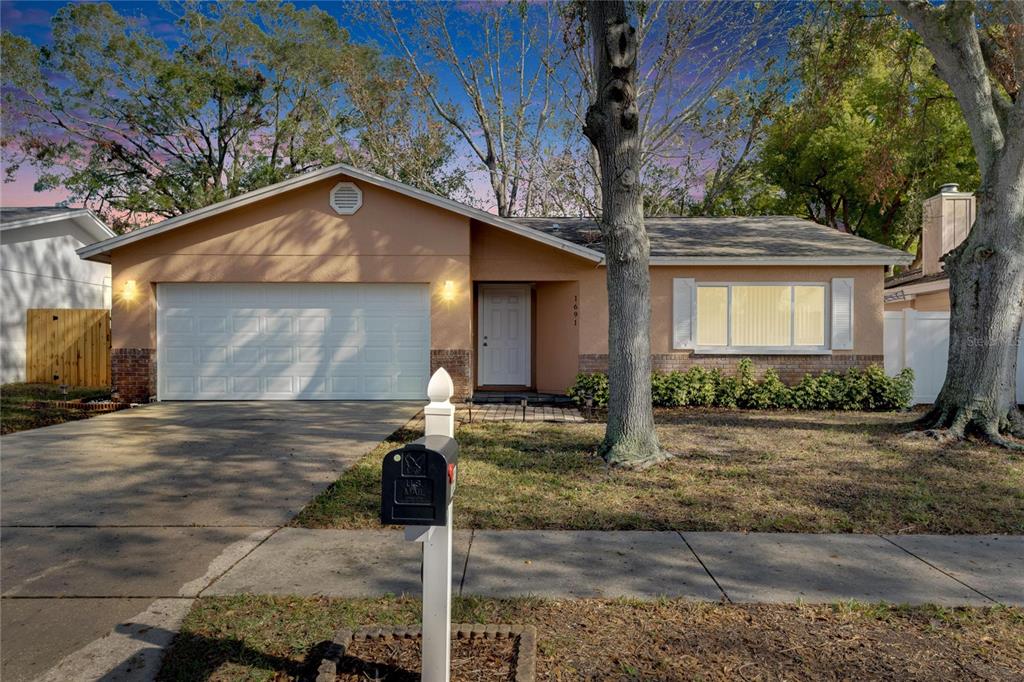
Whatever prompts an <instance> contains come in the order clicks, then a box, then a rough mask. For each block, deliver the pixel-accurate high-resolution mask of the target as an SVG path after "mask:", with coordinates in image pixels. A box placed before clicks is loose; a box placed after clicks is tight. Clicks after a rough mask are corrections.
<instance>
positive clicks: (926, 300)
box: [885, 184, 977, 313]
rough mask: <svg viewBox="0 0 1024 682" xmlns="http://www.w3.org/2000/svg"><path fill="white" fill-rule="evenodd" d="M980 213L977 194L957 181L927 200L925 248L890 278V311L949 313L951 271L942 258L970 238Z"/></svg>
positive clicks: (887, 294)
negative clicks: (961, 187) (943, 263)
mask: <svg viewBox="0 0 1024 682" xmlns="http://www.w3.org/2000/svg"><path fill="white" fill-rule="evenodd" d="M976 212H977V207H976V205H975V199H974V194H973V193H971V192H961V191H960V189H959V187H958V186H957V185H955V184H948V185H943V186H942V187H941V188H940V189H939V193H938V194H936V195H935V196H933V197H930V198H928V199H926V200H925V202H924V214H923V216H922V222H921V248H920V249H919V250H918V254H917V258H916V259H915V260H914V262H913V263H912V264H911V265H910V267H909V268H908V269H907V271H906V272H902V273H900V274H898V275H896V276H894V277H890V278H888V279H886V281H885V310H886V312H898V311H900V310H916V311H918V312H933V313H934V312H946V313H948V312H949V274H948V273H946V271H945V269H943V267H942V260H941V258H942V257H943V256H944V255H946V254H947V253H949V252H950V251H952V250H953V249H955V248H956V247H957V246H959V245H960V243H961V242H963V240H964V239H966V238H967V233H968V232H969V231H970V229H971V226H972V225H973V224H974V218H975V215H976Z"/></svg>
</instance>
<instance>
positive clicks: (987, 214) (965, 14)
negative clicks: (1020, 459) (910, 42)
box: [888, 0, 1024, 449]
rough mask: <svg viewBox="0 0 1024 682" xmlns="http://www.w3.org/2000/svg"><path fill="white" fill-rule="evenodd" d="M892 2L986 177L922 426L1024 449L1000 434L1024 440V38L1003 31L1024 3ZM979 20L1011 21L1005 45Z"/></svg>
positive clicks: (954, 280) (953, 269)
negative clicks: (1021, 401) (1020, 381)
mask: <svg viewBox="0 0 1024 682" xmlns="http://www.w3.org/2000/svg"><path fill="white" fill-rule="evenodd" d="M888 1H889V4H890V5H891V6H892V8H893V9H894V10H895V11H896V12H897V13H899V14H900V15H901V16H903V17H904V18H905V19H906V20H907V21H909V22H910V23H911V25H912V26H913V27H914V30H915V31H917V33H918V34H919V35H920V36H921V39H922V40H923V41H924V44H925V46H926V47H927V48H928V50H929V52H931V53H932V56H933V57H934V58H935V66H936V68H937V70H938V73H939V76H941V77H942V79H943V80H944V81H946V83H947V84H948V85H949V87H950V89H951V90H952V91H953V94H954V95H955V96H956V98H957V101H958V102H959V104H960V109H961V111H962V112H963V114H964V119H965V120H966V122H967V127H968V128H969V129H970V131H971V142H972V145H973V147H974V154H975V157H976V158H977V161H978V168H979V170H980V171H981V187H980V188H979V190H978V193H977V194H978V215H977V219H976V220H975V223H974V227H972V228H971V232H970V234H968V236H967V239H966V240H964V242H963V243H962V244H961V245H960V246H959V247H957V248H956V249H954V250H953V251H952V252H951V253H950V254H949V255H948V256H947V257H946V261H945V262H946V270H947V271H948V272H949V294H950V303H951V309H950V327H949V363H948V365H947V367H946V381H945V383H944V384H943V386H942V390H941V391H940V392H939V397H938V398H937V399H936V401H935V406H934V408H933V409H932V410H931V411H930V412H929V413H928V414H927V415H926V416H925V417H924V419H923V420H922V423H923V425H924V426H925V427H926V428H929V429H932V430H942V431H943V432H944V433H946V434H948V435H950V436H953V437H956V438H960V437H963V436H964V435H965V434H966V433H967V432H968V431H971V430H977V431H979V432H980V433H982V434H983V435H985V436H986V437H988V438H989V439H990V440H991V441H993V442H994V443H997V444H999V445H1003V446H1005V447H1010V448H1014V449H1024V446H1022V445H1021V444H1019V443H1014V442H1013V441H1010V440H1007V439H1006V438H1004V436H1003V434H1004V433H1010V434H1012V435H1015V436H1018V437H1022V438H1024V416H1022V415H1021V412H1020V410H1019V409H1018V407H1017V400H1016V391H1017V343H1018V339H1019V338H1020V327H1021V318H1022V316H1024V92H1022V91H1020V89H1019V83H1021V82H1024V33H1021V32H1020V31H1019V30H1015V29H1013V27H1012V26H1010V27H1009V28H1006V27H1007V26H1008V25H1011V24H1017V25H1020V24H1022V23H1024V0H1004V2H1003V3H1002V4H999V3H997V4H996V5H995V6H993V7H990V8H988V9H989V12H988V13H987V14H984V13H983V14H982V15H980V16H979V15H978V14H976V9H977V8H978V6H979V5H978V4H977V3H975V2H966V1H961V2H947V3H945V4H943V5H933V4H931V3H930V2H928V0H888ZM994 10H1000V11H999V12H994V13H993V11H994ZM1003 10H1005V12H1003ZM993 17H994V18H993ZM1000 17H1001V18H1000ZM981 19H988V20H990V21H995V22H1001V21H1004V22H1008V23H1006V24H1003V25H1001V26H999V27H996V31H995V33H996V34H1000V33H1003V34H1004V38H1005V45H1002V46H1001V45H1000V44H999V43H997V42H996V41H994V40H993V38H992V35H993V34H991V33H989V32H988V31H987V28H988V27H986V26H982V27H981V29H980V30H979V25H980V23H981ZM1001 50H1002V51H1003V52H1004V53H1003V54H1002V55H999V54H998V53H999V52H1000V51H1001Z"/></svg>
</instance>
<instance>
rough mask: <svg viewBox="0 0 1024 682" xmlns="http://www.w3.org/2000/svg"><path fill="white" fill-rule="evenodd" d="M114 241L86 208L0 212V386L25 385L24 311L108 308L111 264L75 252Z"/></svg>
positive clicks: (109, 231)
mask: <svg viewBox="0 0 1024 682" xmlns="http://www.w3.org/2000/svg"><path fill="white" fill-rule="evenodd" d="M113 236H114V232H113V231H111V229H110V228H108V227H107V226H106V225H105V224H104V223H103V221H101V220H100V219H99V218H97V217H96V216H95V215H94V214H93V213H92V211H89V210H86V209H71V208H62V207H59V206H40V207H30V208H0V271H2V276H0V300H2V301H3V305H2V316H0V327H2V338H0V381H2V382H3V383H10V382H13V381H24V380H25V326H26V325H25V319H26V312H25V311H26V310H28V309H29V308H109V307H110V265H108V264H106V263H95V262H85V261H82V260H81V259H80V258H79V257H78V255H77V254H76V253H75V250H76V249H79V248H81V247H82V246H85V245H89V244H95V243H96V242H99V241H103V240H106V239H110V238H111V237H113Z"/></svg>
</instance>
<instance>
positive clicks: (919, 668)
mask: <svg viewBox="0 0 1024 682" xmlns="http://www.w3.org/2000/svg"><path fill="white" fill-rule="evenodd" d="M452 607H453V620H454V621H455V622H476V623H496V622H501V623H516V624H534V625H536V626H537V629H538V652H537V653H538V670H537V678H538V679H539V680H580V679H584V680H694V679H700V680H766V679H790V680H821V679H849V680H856V679H917V680H936V681H938V680H961V679H986V680H1010V679H1018V680H1019V679H1021V677H1022V676H1024V663H1022V662H1024V611H1021V610H1020V609H1015V608H1002V607H997V608H988V609H973V608H962V609H943V608H938V607H915V608H903V607H893V606H882V605H863V604H837V605H833V606H799V605H797V606H779V605H770V606H769V605H760V606H739V605H723V604H708V603H696V602H686V601H683V600H659V601H654V602H640V601H600V600H578V601H571V600H537V599H518V600H490V599H465V598H463V599H456V600H454V602H453V604H452ZM419 608H420V606H419V602H418V601H416V600H413V599H408V598H382V599H364V600H328V599H300V598H281V597H277V598H275V597H228V598H207V599H201V600H199V601H198V602H197V603H196V605H195V607H194V608H193V610H192V612H191V613H190V614H189V616H188V617H187V618H186V620H185V623H184V625H183V628H182V631H181V635H180V636H179V637H178V638H177V640H176V641H175V643H174V645H173V646H172V648H171V650H170V652H169V653H168V656H167V658H166V659H165V661H164V665H163V670H162V671H161V674H160V678H159V679H161V680H182V681H185V680H189V681H191V680H214V681H219V680H275V681H279V680H292V679H299V678H301V677H302V676H303V675H305V674H308V663H307V660H308V661H312V660H313V659H315V657H316V651H318V650H322V647H321V648H318V647H317V645H318V644H320V643H321V642H323V641H324V640H328V639H329V638H330V637H331V634H332V633H333V631H334V629H335V628H338V627H342V626H345V627H360V626H365V625H370V624H391V625H395V624H413V623H417V622H418V616H419Z"/></svg>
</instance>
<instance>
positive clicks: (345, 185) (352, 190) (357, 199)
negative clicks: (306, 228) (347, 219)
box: [331, 182, 363, 215]
mask: <svg viewBox="0 0 1024 682" xmlns="http://www.w3.org/2000/svg"><path fill="white" fill-rule="evenodd" d="M362 205H363V193H362V191H361V190H360V189H359V188H358V187H356V185H355V183H353V182H339V183H338V184H337V185H335V186H334V189H332V190H331V208H333V209H334V210H335V211H336V212H337V213H340V214H341V215H352V214H353V213H355V212H356V211H358V210H359V207H360V206H362Z"/></svg>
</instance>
